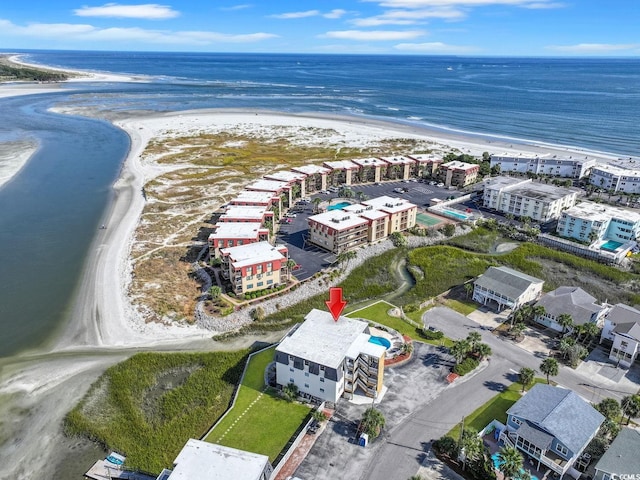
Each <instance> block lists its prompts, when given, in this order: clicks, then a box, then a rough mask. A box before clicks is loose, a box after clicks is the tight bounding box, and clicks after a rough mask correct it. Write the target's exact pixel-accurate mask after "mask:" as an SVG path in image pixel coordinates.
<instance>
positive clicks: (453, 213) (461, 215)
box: [442, 210, 469, 220]
mask: <svg viewBox="0 0 640 480" xmlns="http://www.w3.org/2000/svg"><path fill="white" fill-rule="evenodd" d="M442 211H443V212H444V213H446V214H447V215H450V216H452V217H455V218H459V219H460V220H466V219H468V218H469V216H468V215H465V214H464V213H460V212H456V211H455V210H442Z"/></svg>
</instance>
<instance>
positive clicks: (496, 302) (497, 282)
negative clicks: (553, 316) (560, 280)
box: [473, 267, 544, 311]
mask: <svg viewBox="0 0 640 480" xmlns="http://www.w3.org/2000/svg"><path fill="white" fill-rule="evenodd" d="M543 284H544V280H540V279H539V278H535V277H532V276H531V275H527V274H525V273H522V272H518V271H517V270H514V269H512V268H509V267H489V268H488V269H487V271H486V272H484V273H483V274H482V275H480V276H479V277H478V278H477V280H476V281H475V282H474V284H473V300H475V301H476V302H478V303H481V304H483V305H491V306H493V307H495V308H496V310H497V311H501V310H504V309H505V308H511V309H513V310H516V309H518V308H519V307H521V306H522V305H524V304H526V303H530V302H534V301H536V300H537V299H538V298H539V297H540V295H541V294H542V285H543Z"/></svg>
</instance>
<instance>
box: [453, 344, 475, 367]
mask: <svg viewBox="0 0 640 480" xmlns="http://www.w3.org/2000/svg"><path fill="white" fill-rule="evenodd" d="M470 348H471V347H470V345H469V342H467V341H466V340H455V341H454V342H453V345H451V347H449V353H450V354H451V355H453V358H455V360H456V363H460V362H462V360H464V357H466V356H467V354H468V353H469V350H470Z"/></svg>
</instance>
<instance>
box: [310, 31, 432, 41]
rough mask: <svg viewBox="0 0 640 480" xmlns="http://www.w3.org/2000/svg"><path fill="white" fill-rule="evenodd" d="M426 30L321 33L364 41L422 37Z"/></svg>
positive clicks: (326, 36)
mask: <svg viewBox="0 0 640 480" xmlns="http://www.w3.org/2000/svg"><path fill="white" fill-rule="evenodd" d="M424 34H425V32H424V31H423V30H404V31H393V30H341V31H334V32H327V33H325V34H324V35H321V37H323V38H340V39H343V40H364V41H389V40H407V39H410V38H416V37H421V36H422V35H424Z"/></svg>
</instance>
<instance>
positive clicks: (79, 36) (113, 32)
mask: <svg viewBox="0 0 640 480" xmlns="http://www.w3.org/2000/svg"><path fill="white" fill-rule="evenodd" d="M0 32H2V33H1V34H0V36H1V35H5V36H23V37H32V38H39V39H59V40H71V41H84V42H92V41H105V40H108V41H118V42H131V41H139V42H147V43H154V44H184V45H209V44H214V43H250V42H259V41H263V40H268V39H271V38H276V37H278V35H274V34H272V33H263V32H257V33H247V34H228V33H220V32H207V31H190V30H182V31H172V30H151V29H145V28H137V27H134V28H115V27H112V28H99V27H95V26H93V25H85V24H69V23H30V24H27V25H24V26H22V25H17V24H15V23H12V22H10V21H9V20H3V19H0Z"/></svg>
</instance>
